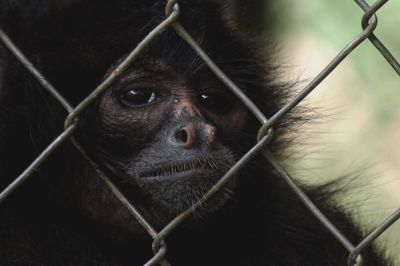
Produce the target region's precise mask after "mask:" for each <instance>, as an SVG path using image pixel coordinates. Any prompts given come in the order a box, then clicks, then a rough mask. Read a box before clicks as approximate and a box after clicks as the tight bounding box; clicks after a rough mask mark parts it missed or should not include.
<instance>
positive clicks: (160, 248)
mask: <svg viewBox="0 0 400 266" xmlns="http://www.w3.org/2000/svg"><path fill="white" fill-rule="evenodd" d="M355 2H356V3H357V4H358V6H359V7H360V8H361V9H362V10H363V11H364V15H363V17H362V20H361V24H362V29H363V30H362V31H361V32H360V33H359V34H358V35H357V36H356V37H355V38H354V39H353V40H351V41H350V42H349V43H348V45H347V46H346V47H344V48H343V50H341V52H339V53H338V54H337V55H336V57H335V58H334V59H333V60H332V61H331V62H330V63H329V64H328V65H327V66H326V67H325V68H324V69H323V70H322V71H321V72H320V73H319V74H318V75H317V76H316V77H315V78H314V79H313V80H312V81H311V82H309V84H307V85H306V86H305V87H304V88H303V89H302V90H301V91H300V92H299V93H298V94H297V95H295V96H294V97H293V99H292V100H291V101H289V102H288V103H287V104H286V105H285V106H284V107H283V108H281V109H280V110H279V111H278V112H276V113H275V114H274V115H272V116H271V117H266V116H265V115H264V114H263V113H262V112H261V111H260V110H259V108H258V107H257V106H256V105H255V104H254V103H253V102H252V101H251V100H250V99H249V98H248V97H247V96H246V95H245V94H244V93H243V92H242V90H241V89H240V88H239V87H238V86H236V84H235V83H234V82H232V80H230V78H229V77H228V76H226V75H225V74H224V73H223V72H222V71H221V70H220V68H219V67H218V66H217V65H216V64H215V63H214V62H213V60H212V59H211V58H210V57H209V56H208V55H207V54H206V53H205V52H204V51H203V50H202V48H201V47H200V46H199V45H198V44H197V43H196V41H195V40H194V39H193V38H192V37H191V35H190V34H189V33H188V32H187V31H186V30H185V28H184V27H182V25H181V24H180V23H179V16H180V8H179V3H178V1H177V0H168V1H167V2H166V6H165V14H166V17H165V20H164V21H162V22H161V23H160V24H159V25H157V26H156V27H155V28H154V29H153V30H152V31H151V32H150V33H148V35H147V36H146V37H145V38H144V39H143V40H142V41H141V42H140V43H139V44H138V45H137V46H136V47H135V48H134V49H133V51H132V52H131V53H130V54H129V55H128V56H127V58H126V59H125V60H124V61H123V62H122V63H121V64H120V65H118V66H117V67H116V68H115V70H114V71H113V72H112V73H111V74H110V75H109V76H108V77H107V78H106V79H105V80H104V81H103V82H102V83H101V84H100V85H98V86H97V88H95V89H94V90H93V92H92V93H91V94H90V95H89V96H88V97H87V98H85V99H84V100H83V101H82V102H81V103H79V104H78V105H77V106H75V107H74V106H71V105H70V104H69V103H68V101H67V100H66V99H64V98H63V97H62V96H61V95H60V94H59V93H58V91H57V89H56V88H55V87H53V86H52V84H50V83H49V82H48V81H47V80H46V78H45V77H44V76H43V75H42V74H41V73H40V72H39V71H38V70H37V69H36V68H35V66H34V65H33V64H32V63H31V62H30V61H29V60H28V59H27V58H26V57H25V56H24V54H23V53H22V52H21V51H20V50H19V49H18V47H16V46H15V45H14V44H13V42H12V40H10V39H9V38H8V36H7V35H6V33H5V32H3V31H2V30H1V29H0V40H1V41H2V42H3V44H4V45H5V47H7V48H8V49H9V50H10V52H11V53H12V54H13V55H14V56H15V57H16V58H17V59H18V60H19V61H20V62H21V63H22V64H23V65H24V66H25V68H26V69H27V71H29V72H30V73H31V74H32V75H33V76H34V77H35V78H36V79H37V80H38V81H39V83H40V84H41V85H42V86H43V88H44V89H46V90H47V91H48V92H49V93H50V94H51V95H52V96H54V98H55V99H57V101H58V102H59V104H60V105H61V106H62V107H63V108H64V109H65V110H66V111H67V112H68V113H69V115H68V116H67V118H66V120H65V125H64V126H65V130H64V131H63V133H62V134H60V135H59V136H58V137H57V138H56V139H55V140H54V141H53V142H52V143H51V144H50V145H49V146H48V147H47V148H46V149H45V150H44V151H43V152H42V153H41V154H40V155H39V156H38V157H37V158H36V159H35V160H34V161H33V162H32V163H31V164H30V165H29V167H28V168H26V170H25V171H24V172H23V173H22V174H21V175H20V176H18V177H17V178H16V179H15V180H14V181H13V182H12V183H11V184H10V185H9V186H7V187H6V188H5V189H4V190H3V191H2V192H1V193H0V203H1V202H2V201H3V200H5V199H6V198H7V196H9V195H10V194H11V193H12V192H13V191H15V190H16V189H17V188H18V187H19V186H20V185H21V184H23V183H24V182H25V181H26V180H27V179H28V178H29V177H30V176H31V175H32V174H33V172H34V171H35V170H36V169H37V168H38V167H39V166H40V165H41V164H42V163H43V162H44V161H45V160H46V159H47V158H48V157H49V156H50V155H51V154H52V153H53V152H54V151H55V150H56V149H57V148H58V147H59V146H60V145H61V144H62V143H63V142H65V141H67V140H71V141H72V143H73V144H74V145H75V146H76V147H77V149H78V150H79V151H80V152H81V153H82V155H83V156H84V157H85V158H86V159H87V160H88V161H89V162H90V164H91V165H92V166H93V167H94V169H95V170H96V172H97V173H98V176H99V177H100V178H101V179H102V180H103V181H104V182H105V183H106V184H107V186H108V187H109V188H110V189H111V190H112V191H113V193H114V194H115V195H116V197H117V198H118V199H119V200H120V201H121V203H122V204H123V205H124V206H125V207H126V208H127V209H128V210H129V211H130V213H131V214H132V215H133V216H134V217H135V218H136V219H137V220H138V222H139V223H140V224H141V225H142V226H143V228H144V229H145V230H146V231H147V232H148V234H149V235H150V236H151V237H152V238H153V252H154V256H153V257H152V258H149V260H148V262H147V263H146V264H145V265H146V266H150V265H158V264H159V265H163V266H166V265H170V264H169V263H168V261H167V260H166V259H165V255H166V253H167V245H166V243H165V241H164V239H165V238H166V237H167V236H168V235H169V234H171V232H173V231H174V230H175V229H176V228H177V227H178V226H179V225H180V224H181V223H182V222H183V221H184V220H185V219H187V217H188V216H190V215H191V213H192V212H193V211H196V210H197V209H198V208H199V207H201V206H202V205H203V204H205V203H206V202H207V201H208V200H209V199H210V198H211V197H212V196H213V195H214V194H215V193H216V192H217V191H218V190H219V189H221V188H222V187H223V186H224V185H225V184H226V183H227V182H229V180H230V179H231V178H233V176H234V175H235V173H237V172H238V171H239V170H240V169H241V168H242V167H243V166H244V165H245V164H246V163H247V162H249V161H250V160H251V159H252V158H253V157H254V156H255V155H256V154H259V153H261V154H263V156H264V157H265V159H266V160H267V161H268V162H269V163H270V164H271V165H272V166H273V167H274V168H275V170H276V171H277V172H278V173H279V174H280V176H281V178H283V179H284V181H285V182H286V183H287V185H288V186H289V187H290V188H291V189H292V190H293V191H294V192H295V194H296V195H297V196H298V197H299V199H300V200H301V201H302V202H303V203H304V205H305V206H306V207H307V208H308V209H309V210H310V211H311V213H312V214H313V215H314V216H315V217H316V218H317V219H318V220H319V221H320V222H321V224H322V225H323V226H324V227H325V228H326V229H328V230H329V231H330V232H331V233H332V235H333V236H334V237H335V238H336V239H337V241H339V242H340V243H341V244H342V245H343V246H344V247H345V248H346V249H347V250H348V252H349V256H348V265H361V264H362V257H361V255H360V254H361V252H362V251H363V250H364V249H365V248H366V247H368V246H369V245H371V243H372V242H373V241H374V240H375V239H376V238H377V237H378V236H380V235H381V234H382V233H383V232H384V231H385V230H386V229H387V228H388V227H389V226H391V225H392V224H393V223H394V222H396V221H397V220H398V219H400V208H399V209H398V210H397V211H395V212H394V213H393V214H391V215H390V216H389V217H387V218H386V219H385V220H384V221H382V222H381V223H380V224H378V225H377V226H376V227H375V228H374V229H373V230H372V231H370V232H369V233H368V234H367V235H366V236H365V237H364V239H363V240H362V241H361V242H360V243H351V242H350V241H349V240H348V239H347V237H346V236H345V235H344V234H342V232H340V231H339V230H338V229H337V228H336V227H335V226H334V225H333V224H332V223H331V222H330V221H329V219H327V218H326V217H325V216H324V214H323V213H322V212H321V211H320V210H319V209H318V208H317V207H316V205H315V204H314V203H313V202H312V201H311V200H310V198H309V197H308V196H307V195H306V193H305V192H304V191H303V190H302V189H301V188H300V187H299V186H298V185H297V184H296V182H295V181H294V180H293V178H292V177H291V176H290V175H289V174H288V173H287V172H286V171H285V169H284V168H283V167H282V166H281V165H280V164H279V162H278V161H277V159H276V158H275V157H274V155H273V154H272V153H271V151H270V149H269V147H268V144H269V142H270V141H271V140H272V138H273V135H274V125H276V123H277V122H278V121H279V120H280V119H282V118H283V117H284V116H285V115H286V114H287V113H288V112H289V111H290V110H292V109H293V108H294V107H296V106H297V105H298V104H299V103H300V102H301V101H302V100H303V99H304V98H305V97H306V96H307V95H308V94H310V93H311V92H312V91H313V90H314V89H315V88H316V87H317V86H318V85H319V84H320V83H321V82H322V81H323V80H324V79H325V78H326V77H327V76H328V75H329V74H330V73H331V72H332V71H333V70H334V69H335V68H336V67H337V66H338V65H339V64H340V63H341V62H342V61H343V60H344V59H345V58H346V57H347V56H348V55H349V54H350V53H352V52H353V51H354V50H355V49H356V48H357V47H358V46H359V45H360V44H361V43H362V42H364V41H366V40H369V41H370V42H371V43H372V44H373V45H374V46H375V47H376V49H377V50H378V51H379V52H380V53H381V54H382V56H383V57H384V58H385V59H386V60H387V62H388V63H389V64H390V65H391V66H392V68H393V69H394V71H395V72H396V73H397V74H398V75H400V64H399V62H398V61H397V60H396V58H394V57H393V56H392V54H391V53H390V51H389V50H388V49H387V48H386V47H385V46H384V44H383V43H382V42H381V41H380V40H379V38H378V37H376V36H375V34H374V30H375V29H376V27H377V25H378V20H377V16H376V14H375V12H376V11H377V10H379V9H380V8H382V7H383V6H384V5H385V3H387V2H388V0H378V1H376V2H374V3H373V4H372V5H368V4H367V3H366V2H365V1H364V0H355ZM170 27H171V28H173V29H174V30H175V31H176V33H177V34H178V35H179V36H181V37H182V38H183V39H184V40H185V41H186V43H187V44H188V45H189V46H190V47H191V48H192V49H193V50H194V51H195V53H196V54H197V55H198V56H199V57H200V58H201V59H202V60H203V61H204V63H205V64H206V65H207V66H208V67H209V68H210V70H211V71H212V72H213V73H214V74H215V75H216V76H217V77H218V78H219V79H220V80H221V81H222V82H223V83H224V84H225V85H226V86H227V87H228V88H229V89H230V90H231V91H232V92H233V93H234V94H235V95H236V96H237V97H238V98H239V99H240V100H241V101H242V102H243V104H244V105H245V106H247V108H248V109H249V110H250V111H251V112H252V113H253V115H254V116H255V117H256V118H257V119H258V120H259V122H260V123H261V127H260V129H259V131H258V135H257V140H258V143H257V144H256V145H255V146H254V147H253V148H252V149H250V150H249V151H248V152H247V153H246V154H245V155H244V156H243V157H242V158H241V159H240V160H239V161H238V162H237V163H236V164H235V165H234V166H233V167H232V168H231V169H230V170H229V171H228V172H227V173H226V174H225V175H224V176H223V177H222V178H221V179H220V180H219V181H218V183H217V184H215V185H214V186H213V187H212V188H211V189H210V190H209V191H208V193H207V194H206V195H205V196H204V198H202V199H201V200H200V201H199V202H197V203H195V204H194V205H193V206H192V207H191V208H189V209H188V210H186V211H184V212H183V213H181V214H180V215H178V216H177V217H175V218H174V219H173V220H172V221H171V222H170V223H169V224H167V225H166V226H165V227H164V228H163V229H162V230H160V231H156V230H155V229H154V228H153V226H152V225H151V224H150V223H149V222H148V221H146V219H145V218H144V217H143V216H142V215H141V214H140V212H139V211H138V210H137V209H136V208H135V206H134V205H132V204H131V203H130V202H129V201H128V200H127V199H126V198H125V197H124V195H123V194H122V193H121V192H120V190H119V189H118V188H117V187H116V186H115V185H114V184H113V183H112V182H111V180H110V179H109V178H108V177H107V176H106V175H105V174H104V173H103V172H102V171H101V170H100V168H99V167H98V166H97V165H96V163H95V162H94V161H93V160H91V159H90V157H89V156H88V155H87V154H86V152H85V150H84V149H83V148H82V147H81V146H80V144H79V143H78V142H77V141H76V140H75V139H74V137H73V133H74V131H75V129H76V128H77V123H78V120H79V116H80V114H81V113H82V112H83V111H84V110H85V109H86V108H87V107H88V106H89V105H90V104H91V103H92V102H93V101H94V100H95V99H96V98H97V97H99V96H100V95H101V94H102V93H103V92H104V91H105V90H107V88H108V87H109V86H110V85H111V84H112V82H113V81H114V80H116V79H117V78H118V77H119V76H120V75H121V73H123V72H124V70H125V69H126V68H127V67H128V66H129V65H130V64H131V63H132V62H133V61H134V60H135V59H136V58H137V57H138V56H139V54H140V53H141V52H142V51H143V50H144V49H145V47H146V46H147V45H148V44H149V43H151V42H152V41H153V40H154V39H155V37H157V35H159V34H160V33H161V32H163V31H164V30H165V29H167V28H170Z"/></svg>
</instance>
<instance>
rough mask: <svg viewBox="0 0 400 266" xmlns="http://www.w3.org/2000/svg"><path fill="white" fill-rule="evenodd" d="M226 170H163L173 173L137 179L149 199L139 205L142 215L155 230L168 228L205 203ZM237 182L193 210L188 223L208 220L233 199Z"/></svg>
mask: <svg viewBox="0 0 400 266" xmlns="http://www.w3.org/2000/svg"><path fill="white" fill-rule="evenodd" d="M225 168H226V167H218V166H215V167H209V168H204V167H198V168H191V169H185V168H184V167H182V168H179V167H169V168H168V167H167V168H166V167H165V166H164V167H163V169H174V170H172V171H170V170H167V171H159V170H155V171H152V172H151V173H146V174H144V175H141V176H140V177H139V178H135V180H134V181H135V183H136V186H138V187H139V190H140V191H141V192H142V193H143V196H144V198H145V199H146V201H145V204H141V205H139V208H140V209H141V211H142V212H143V213H144V214H145V216H146V217H148V218H149V219H150V220H151V222H152V224H153V225H154V226H156V227H162V226H165V225H166V224H167V223H169V222H170V221H172V220H173V219H174V218H175V217H176V216H177V215H179V214H180V213H182V212H184V211H186V210H187V209H190V208H192V207H193V205H194V204H196V203H197V202H198V201H200V200H202V199H203V198H204V196H205V195H206V194H207V192H208V191H209V190H210V189H211V188H212V187H213V186H214V185H215V184H216V183H217V182H218V181H219V180H220V179H221V177H222V176H223V175H224V174H225V172H226V169H225ZM235 184H236V181H235V178H233V179H231V181H229V182H228V184H226V185H225V186H224V188H221V189H220V190H218V191H217V192H216V193H215V194H214V195H213V196H212V197H211V198H210V199H209V200H208V201H207V202H205V203H203V204H201V205H200V206H199V208H197V209H194V208H192V210H193V213H192V214H193V215H192V216H191V218H190V219H189V220H191V221H193V220H199V219H206V218H207V217H209V216H210V215H212V214H213V213H214V212H216V211H218V210H219V209H221V207H223V206H224V205H225V204H226V202H227V201H228V200H229V199H230V198H232V194H233V190H234V188H235Z"/></svg>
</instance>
